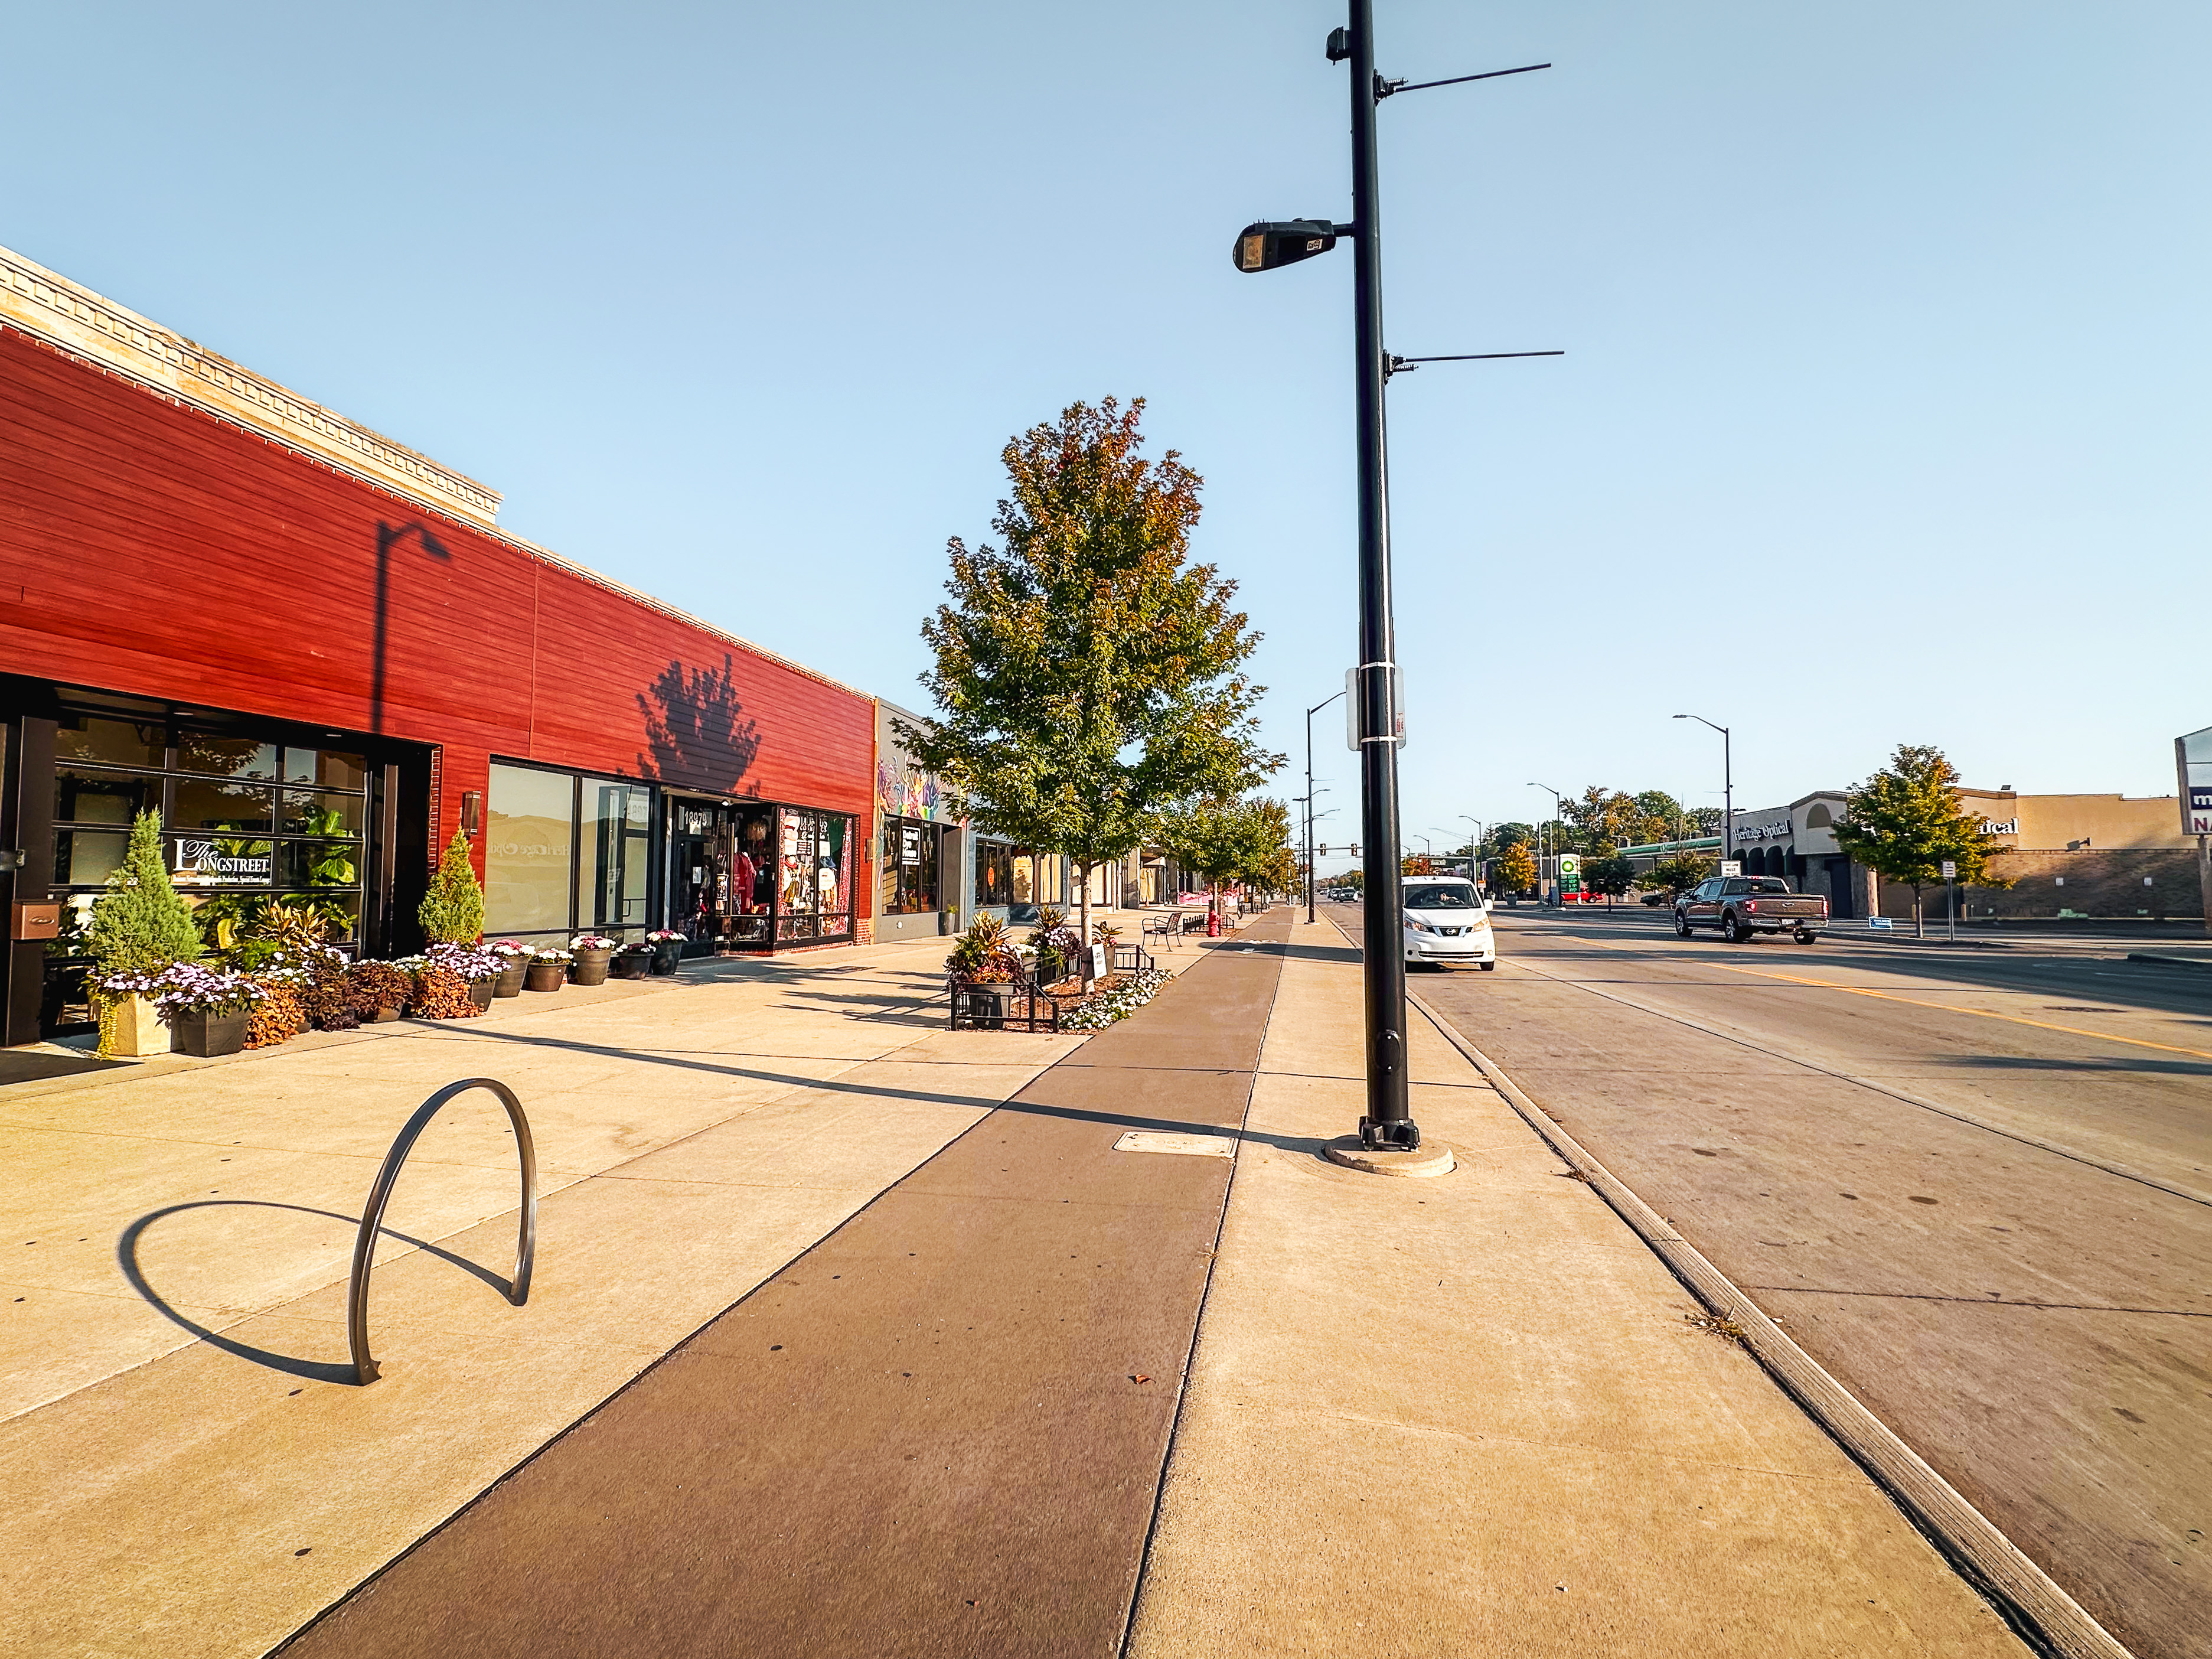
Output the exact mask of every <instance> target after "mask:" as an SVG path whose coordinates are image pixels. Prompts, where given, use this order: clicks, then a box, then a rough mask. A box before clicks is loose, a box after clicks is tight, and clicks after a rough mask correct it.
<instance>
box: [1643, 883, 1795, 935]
mask: <svg viewBox="0 0 2212 1659" xmlns="http://www.w3.org/2000/svg"><path fill="white" fill-rule="evenodd" d="M1827 921H1828V901H1827V900H1826V899H1825V898H1822V897H1820V896H1818V895H1816V894H1813V893H1793V892H1791V891H1790V884H1789V883H1788V882H1786V881H1784V880H1783V879H1782V878H1781V877H1779V876H1715V877H1713V878H1712V879H1711V880H1710V881H1705V882H1700V883H1699V884H1698V885H1697V886H1695V887H1693V888H1692V889H1691V890H1689V891H1688V892H1686V893H1685V894H1683V895H1682V896H1681V897H1680V898H1678V899H1676V900H1675V901H1674V931H1675V932H1676V933H1680V935H1681V936H1682V937H1683V938H1684V939H1687V938H1689V937H1690V930H1691V929H1692V928H1693V927H1717V928H1719V929H1720V932H1721V937H1722V938H1723V939H1726V940H1727V941H1728V942H1729V944H1731V945H1742V944H1745V943H1747V941H1748V940H1749V939H1751V938H1752V937H1753V935H1754V934H1757V933H1794V934H1796V938H1797V942H1798V943H1799V944H1800V945H1810V944H1811V943H1812V942H1813V941H1814V939H1818V938H1820V929H1821V928H1822V927H1826V925H1827Z"/></svg>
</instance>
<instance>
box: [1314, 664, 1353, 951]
mask: <svg viewBox="0 0 2212 1659" xmlns="http://www.w3.org/2000/svg"><path fill="white" fill-rule="evenodd" d="M1343 695H1344V693H1343V692H1341V691H1332V692H1330V693H1329V694H1328V696H1325V697H1323V698H1322V700H1321V701H1320V702H1317V703H1316V704H1315V705H1314V706H1313V707H1312V708H1309V709H1307V710H1306V921H1308V922H1311V921H1313V919H1314V839H1313V831H1314V787H1313V717H1314V716H1315V715H1316V714H1320V713H1321V711H1322V709H1324V708H1328V706H1329V704H1331V703H1333V702H1335V701H1336V700H1337V699H1338V698H1339V697H1340V696H1343Z"/></svg>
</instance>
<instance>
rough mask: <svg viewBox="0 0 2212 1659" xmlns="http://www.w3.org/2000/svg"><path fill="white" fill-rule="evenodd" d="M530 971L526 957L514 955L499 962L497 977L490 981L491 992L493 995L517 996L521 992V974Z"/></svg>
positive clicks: (528, 959)
mask: <svg viewBox="0 0 2212 1659" xmlns="http://www.w3.org/2000/svg"><path fill="white" fill-rule="evenodd" d="M529 971H530V958H529V957H511V958H509V959H507V960H506V961H504V962H502V963H501V964H500V969H499V977H498V978H497V979H495V980H494V981H492V982H491V994H493V995H494V996H495V997H519V996H520V995H521V994H522V981H523V976H524V975H526V974H527V973H529Z"/></svg>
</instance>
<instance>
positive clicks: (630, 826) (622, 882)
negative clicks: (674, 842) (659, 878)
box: [576, 778, 653, 933]
mask: <svg viewBox="0 0 2212 1659" xmlns="http://www.w3.org/2000/svg"><path fill="white" fill-rule="evenodd" d="M652 827H653V790H652V787H650V786H649V785H647V784H641V783H617V782H614V781H610V780H607V779H603V778H586V779H585V780H584V833H583V868H582V871H581V873H580V879H579V881H578V883H577V886H576V921H577V925H578V926H579V927H583V926H586V925H589V926H591V927H595V928H597V929H599V931H601V932H603V933H618V932H619V931H620V930H621V929H623V928H625V927H644V926H645V920H646V917H645V903H646V878H647V876H648V875H649V874H651V872H652V852H651V847H652V842H651V839H650V837H651V831H652Z"/></svg>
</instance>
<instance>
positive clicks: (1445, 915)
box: [1406, 876, 1498, 971]
mask: <svg viewBox="0 0 2212 1659" xmlns="http://www.w3.org/2000/svg"><path fill="white" fill-rule="evenodd" d="M1455 962H1471V963H1474V964H1476V965H1477V966H1478V967H1480V968H1481V969H1484V970H1485V971H1488V970H1489V969H1493V968H1495V967H1497V966H1498V940H1497V938H1496V936H1495V935H1494V934H1493V933H1492V932H1491V929H1490V907H1489V906H1488V905H1486V904H1485V903H1484V902H1482V895H1481V894H1480V893H1478V892H1476V891H1475V890H1474V883H1473V882H1471V881H1469V880H1468V879H1467V878H1465V877H1463V876H1407V878H1406V963H1407V966H1408V967H1414V966H1418V965H1419V963H1434V964H1435V965H1436V966H1437V967H1439V968H1441V967H1443V966H1444V965H1446V964H1447V963H1455Z"/></svg>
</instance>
